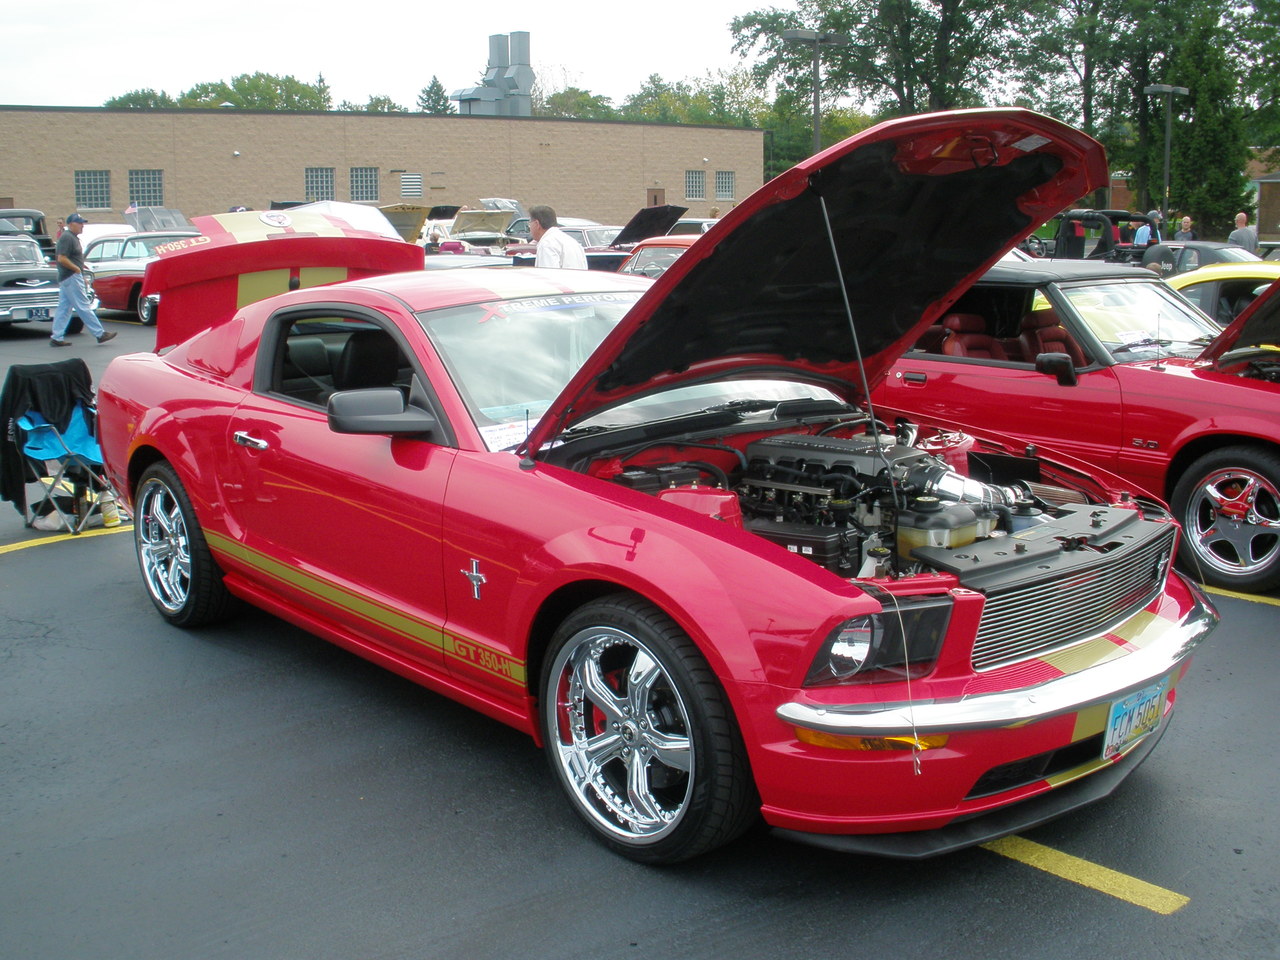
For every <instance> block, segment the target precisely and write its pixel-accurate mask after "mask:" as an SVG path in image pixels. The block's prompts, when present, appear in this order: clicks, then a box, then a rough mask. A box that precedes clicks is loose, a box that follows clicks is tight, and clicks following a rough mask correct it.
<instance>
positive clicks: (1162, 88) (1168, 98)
mask: <svg viewBox="0 0 1280 960" xmlns="http://www.w3.org/2000/svg"><path fill="white" fill-rule="evenodd" d="M1142 92H1143V93H1145V94H1147V95H1148V96H1150V95H1152V94H1164V199H1163V200H1162V201H1161V203H1160V215H1161V216H1162V217H1164V218H1165V223H1168V222H1169V145H1170V144H1171V143H1172V141H1173V98H1174V97H1175V96H1179V97H1185V96H1186V95H1187V94H1189V93H1190V92H1191V91H1190V90H1188V89H1187V88H1186V87H1172V86H1170V85H1169V84H1167V83H1152V84H1149V85H1148V86H1145V87H1143V88H1142ZM1166 229H1167V228H1166Z"/></svg>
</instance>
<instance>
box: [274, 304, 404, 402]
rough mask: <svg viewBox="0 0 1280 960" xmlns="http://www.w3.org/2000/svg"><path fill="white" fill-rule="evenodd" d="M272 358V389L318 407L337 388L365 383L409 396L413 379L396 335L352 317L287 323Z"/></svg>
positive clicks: (357, 387)
mask: <svg viewBox="0 0 1280 960" xmlns="http://www.w3.org/2000/svg"><path fill="white" fill-rule="evenodd" d="M273 360H274V362H273V363H272V383H271V390H272V392H274V393H279V394H282V395H284V396H286V397H289V398H291V399H293V400H297V401H299V402H300V403H308V404H315V405H317V406H324V404H325V403H326V402H328V399H329V396H330V395H331V394H333V393H336V392H337V391H339V390H361V389H365V388H368V387H398V388H399V389H400V390H401V391H402V392H403V393H404V394H405V396H406V397H408V395H409V390H410V386H411V384H412V382H413V367H412V365H411V364H410V363H409V361H408V360H407V359H406V357H405V356H404V353H403V352H402V351H401V349H400V345H399V344H398V343H397V342H396V340H395V338H394V337H393V336H392V335H391V334H390V333H388V332H387V331H386V330H384V329H383V328H382V327H380V326H378V325H377V324H376V323H373V322H371V321H368V320H364V319H359V318H354V317H341V316H331V317H305V318H299V319H297V320H294V321H292V322H291V323H289V324H288V326H287V327H286V329H285V330H284V335H283V336H282V337H280V338H279V339H278V340H277V346H276V356H275V357H274V358H273Z"/></svg>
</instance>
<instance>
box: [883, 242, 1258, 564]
mask: <svg viewBox="0 0 1280 960" xmlns="http://www.w3.org/2000/svg"><path fill="white" fill-rule="evenodd" d="M1206 269H1209V268H1206ZM1199 272H1200V271H1193V272H1192V273H1189V274H1185V275H1184V276H1186V277H1188V278H1190V277H1194V276H1195V275H1196V274H1197V273H1199ZM1254 286H1256V282H1255V284H1254ZM1277 289H1280V287H1277V288H1274V289H1272V291H1270V293H1269V294H1266V295H1264V296H1262V297H1260V298H1259V302H1258V304H1257V306H1256V307H1255V308H1254V309H1252V310H1250V311H1248V312H1247V313H1244V314H1241V316H1240V317H1239V319H1238V320H1237V321H1235V322H1234V323H1232V324H1231V325H1230V326H1229V327H1228V328H1227V329H1226V330H1221V331H1220V330H1219V328H1218V327H1217V326H1216V325H1215V324H1213V323H1211V322H1210V321H1209V319H1208V318H1207V317H1205V316H1204V315H1203V314H1201V313H1200V312H1199V311H1196V310H1193V309H1191V308H1190V307H1189V306H1188V305H1187V303H1186V302H1185V301H1184V300H1182V299H1181V298H1179V297H1177V296H1176V295H1174V294H1173V293H1172V291H1171V290H1170V289H1169V287H1168V285H1166V284H1165V282H1164V281H1162V280H1160V279H1158V278H1156V277H1155V275H1154V274H1152V273H1151V272H1150V271H1148V270H1144V269H1140V268H1135V267H1123V266H1118V265H1112V264H1094V263H1079V262H1072V261H1063V260H1037V261H1033V262H1030V263H1002V264H999V265H997V266H996V267H993V268H992V269H991V270H990V271H989V272H988V273H987V274H986V276H984V277H983V278H982V279H981V280H979V281H978V283H976V284H975V285H974V286H973V287H972V288H971V289H970V290H969V291H968V292H966V293H965V294H964V295H963V296H962V297H961V298H960V299H959V300H957V301H956V303H955V304H954V305H953V306H952V308H951V310H950V311H949V312H948V313H947V314H946V315H944V316H942V317H940V318H939V322H938V323H937V325H936V326H935V327H934V328H933V329H932V330H931V331H929V332H926V333H925V334H924V336H922V337H921V339H920V341H919V342H918V343H917V345H916V348H915V349H914V350H912V351H910V352H909V353H907V354H906V355H904V356H903V357H902V358H901V359H900V360H899V361H898V362H897V363H896V364H895V365H894V367H893V369H892V371H891V372H890V375H889V376H888V377H886V378H885V380H884V381H883V383H882V384H881V386H880V387H878V388H877V389H876V391H875V394H874V399H875V400H877V401H878V402H879V403H881V404H883V405H884V406H885V408H886V409H892V410H894V411H896V412H900V413H905V414H906V415H907V416H908V417H912V418H917V417H918V418H922V419H928V420H931V421H940V420H946V421H949V422H951V423H955V424H960V425H966V424H968V425H979V424H987V425H991V426H998V427H999V429H1000V430H1002V431H1004V432H1007V433H1010V434H1014V435H1015V436H1018V437H1022V438H1023V439H1025V440H1028V441H1031V442H1032V443H1037V444H1044V445H1045V446H1047V447H1049V448H1050V449H1054V450H1064V451H1067V452H1068V453H1071V454H1074V455H1075V456H1077V457H1079V458H1080V459H1082V460H1085V461H1087V462H1089V463H1093V464H1096V465H1098V466H1100V467H1103V468H1105V469H1107V470H1111V471H1114V472H1115V473H1116V474H1118V475H1119V476H1121V477H1123V478H1124V479H1125V481H1126V482H1127V483H1129V484H1131V485H1132V487H1133V489H1135V490H1144V491H1147V492H1149V493H1151V494H1152V495H1154V496H1156V497H1159V498H1161V499H1162V500H1165V501H1167V502H1169V503H1170V504H1172V506H1173V509H1174V514H1175V516H1176V517H1177V519H1178V520H1179V521H1180V522H1181V523H1182V527H1183V531H1184V536H1183V540H1182V562H1183V567H1184V569H1186V570H1187V571H1189V572H1191V573H1193V574H1194V575H1195V576H1196V577H1197V579H1200V580H1202V581H1205V582H1207V583H1211V584H1214V585H1216V586H1221V587H1229V588H1232V589H1235V590H1274V589H1276V588H1277V587H1280V442H1278V437H1277V427H1278V426H1280V417H1278V416H1277V414H1278V413H1280V387H1277V382H1278V381H1280V348H1277V346H1276V344H1277V343H1280V337H1278V336H1277V334H1280V296H1276V295H1275V294H1276V290H1277ZM1046 364H1047V366H1046Z"/></svg>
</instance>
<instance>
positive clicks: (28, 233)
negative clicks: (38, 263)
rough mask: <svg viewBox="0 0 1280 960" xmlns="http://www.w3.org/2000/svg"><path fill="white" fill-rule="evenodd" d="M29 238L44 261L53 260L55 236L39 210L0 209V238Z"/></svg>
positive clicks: (55, 243) (46, 219)
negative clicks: (38, 248) (34, 243)
mask: <svg viewBox="0 0 1280 960" xmlns="http://www.w3.org/2000/svg"><path fill="white" fill-rule="evenodd" d="M14 236H19V237H30V238H31V239H33V240H35V241H36V243H38V244H39V245H40V253H41V255H42V256H43V257H44V258H45V259H46V260H52V259H53V253H54V248H55V246H56V245H57V240H58V238H57V236H56V235H55V234H54V233H53V231H51V230H50V229H49V221H48V218H47V217H46V216H45V215H44V212H43V211H41V210H26V209H19V208H17V207H5V208H3V209H0V237H14Z"/></svg>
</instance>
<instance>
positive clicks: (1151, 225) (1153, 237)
mask: <svg viewBox="0 0 1280 960" xmlns="http://www.w3.org/2000/svg"><path fill="white" fill-rule="evenodd" d="M1147 219H1148V221H1149V222H1148V223H1144V224H1143V225H1142V226H1140V227H1139V228H1138V229H1137V231H1136V232H1135V233H1134V235H1133V245H1134V246H1135V247H1145V246H1149V245H1150V244H1153V243H1159V242H1160V222H1161V221H1162V220H1163V219H1164V218H1163V217H1162V216H1160V211H1159V210H1149V211H1147Z"/></svg>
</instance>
